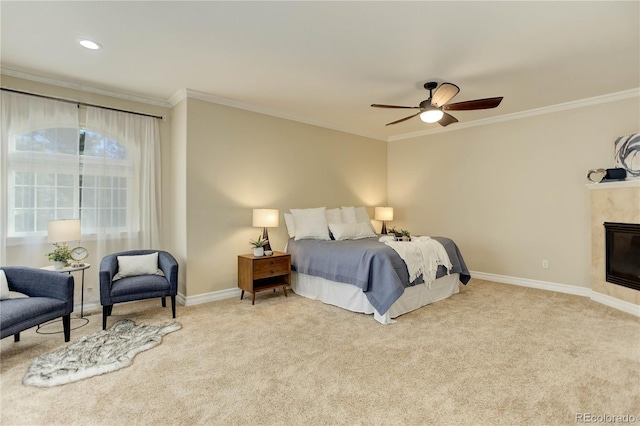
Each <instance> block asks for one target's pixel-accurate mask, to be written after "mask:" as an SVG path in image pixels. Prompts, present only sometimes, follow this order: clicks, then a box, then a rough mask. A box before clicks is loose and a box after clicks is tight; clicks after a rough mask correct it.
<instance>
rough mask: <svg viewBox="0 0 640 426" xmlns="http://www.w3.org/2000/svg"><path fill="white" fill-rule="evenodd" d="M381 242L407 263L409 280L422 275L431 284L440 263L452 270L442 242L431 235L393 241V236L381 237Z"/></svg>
mask: <svg viewBox="0 0 640 426" xmlns="http://www.w3.org/2000/svg"><path fill="white" fill-rule="evenodd" d="M379 241H380V242H383V243H385V244H386V245H388V246H389V247H391V248H392V249H394V250H395V251H396V252H397V253H398V255H399V256H400V257H401V258H402V260H404V263H406V264H407V270H408V271H409V282H413V281H415V279H416V278H418V277H419V276H420V275H422V276H423V279H424V282H425V284H427V286H429V287H430V286H431V283H432V282H433V281H435V279H436V272H437V271H438V265H443V266H444V267H445V268H447V274H449V271H450V270H451V260H450V259H449V255H448V254H447V251H446V250H445V248H444V246H443V245H442V244H440V242H438V241H436V240H434V239H432V238H431V237H412V238H411V241H393V238H392V237H381V238H380V240H379Z"/></svg>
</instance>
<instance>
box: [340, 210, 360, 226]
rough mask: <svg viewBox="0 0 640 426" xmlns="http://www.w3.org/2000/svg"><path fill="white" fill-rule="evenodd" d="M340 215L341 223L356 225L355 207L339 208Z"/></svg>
mask: <svg viewBox="0 0 640 426" xmlns="http://www.w3.org/2000/svg"><path fill="white" fill-rule="evenodd" d="M340 215H341V216H342V223H358V220H357V219H356V208H355V207H342V208H340Z"/></svg>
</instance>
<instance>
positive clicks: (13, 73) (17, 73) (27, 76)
mask: <svg viewBox="0 0 640 426" xmlns="http://www.w3.org/2000/svg"><path fill="white" fill-rule="evenodd" d="M0 74H2V75H8V76H10V77H16V78H21V79H23V80H30V81H36V82H38V83H44V84H49V85H51V86H58V87H64V88H66V89H73V90H80V91H82V92H88V93H93V94H95V95H102V96H109V97H112V98H117V99H124V100H127V101H132V102H139V103H142V104H147V105H154V106H158V107H162V108H171V104H170V103H169V102H166V101H163V100H160V99H154V98H148V97H145V96H138V95H128V94H125V93H121V92H116V91H114V90H109V89H101V88H98V87H94V86H88V85H85V84H80V83H73V82H69V81H64V80H59V79H57V78H54V77H49V76H43V75H39V74H33V73H30V72H26V71H22V70H16V69H11V68H6V67H0Z"/></svg>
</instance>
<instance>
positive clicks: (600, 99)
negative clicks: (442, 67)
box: [0, 67, 640, 142]
mask: <svg viewBox="0 0 640 426" xmlns="http://www.w3.org/2000/svg"><path fill="white" fill-rule="evenodd" d="M0 74H2V75H7V76H11V77H17V78H21V79H25V80H31V81H36V82H39V83H44V84H49V85H52V86H59V87H64V88H67V89H73V90H79V91H83V92H88V93H93V94H97V95H103V96H109V97H112V98H117V99H124V100H127V101H132V102H139V103H143V104H148V105H155V106H158V107H162V108H173V107H175V106H176V105H177V104H178V103H179V102H180V101H182V100H183V99H186V98H193V99H199V100H201V101H205V102H210V103H215V104H220V105H225V106H229V107H233V108H238V109H242V110H246V111H251V112H256V113H259V114H265V115H270V116H273V117H278V118H282V119H285V120H291V121H295V122H299V123H304V124H309V125H312V126H317V127H323V128H326V129H331V130H336V131H339V132H343V133H349V134H352V135H356V136H362V137H365V138H369V139H375V140H380V141H384V142H395V141H400V140H404V139H413V138H418V137H421V136H428V135H433V134H437V133H444V132H451V131H456V130H462V129H468V128H472V127H479V126H486V125H489V124H495V123H502V122H505V121H511V120H519V119H521V118H527V117H534V116H537V115H544V114H552V113H556V112H559V111H566V110H570V109H575V108H583V107H586V106H591V105H598V104H603V103H608V102H615V101H619V100H623V99H630V98H634V97H640V87H638V88H635V89H630V90H625V91H621V92H616V93H611V94H607V95H602V96H595V97H592V98H586V99H581V100H577V101H571V102H565V103H562V104H557V105H551V106H547V107H542V108H536V109H532V110H528V111H521V112H516V113H512V114H505V115H501V116H498V117H491V118H485V119H481V120H475V121H468V122H465V123H457V124H456V125H455V126H453V127H440V128H432V129H428V130H421V131H418V132H412V133H404V134H399V135H395V136H389V137H387V138H385V137H380V136H375V135H371V134H367V133H363V132H359V131H357V130H354V129H350V128H346V127H341V126H336V125H333V124H328V123H324V122H321V121H316V120H311V119H309V118H306V117H301V116H297V115H295V114H289V113H287V112H283V111H278V110H275V109H271V108H266V107H262V106H257V105H253V104H249V103H245V102H241V101H237V100H234V99H229V98H223V97H221V96H215V95H211V94H208V93H204V92H199V91H197V90H192V89H179V90H177V91H176V92H175V93H174V94H173V95H172V96H171V97H170V98H169V100H168V101H163V100H160V99H154V98H148V97H145V96H138V95H129V94H125V93H121V92H117V91H114V90H109V89H101V88H98V87H94V86H88V85H85V84H80V83H75V82H69V81H64V80H59V79H57V78H54V77H50V76H43V75H39V74H34V73H30V72H26V71H22V70H18V69H12V68H7V67H0Z"/></svg>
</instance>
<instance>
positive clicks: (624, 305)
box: [471, 271, 640, 317]
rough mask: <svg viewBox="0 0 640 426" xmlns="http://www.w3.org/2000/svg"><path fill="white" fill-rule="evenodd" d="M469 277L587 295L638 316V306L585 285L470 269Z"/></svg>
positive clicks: (639, 310)
mask: <svg viewBox="0 0 640 426" xmlns="http://www.w3.org/2000/svg"><path fill="white" fill-rule="evenodd" d="M471 277H472V278H477V279H479V280H487V281H493V282H497V283H502V284H512V285H518V286H521V287H531V288H537V289H540V290H548V291H555V292H558V293H567V294H574V295H576V296H583V297H588V298H590V299H591V300H593V301H594V302H598V303H601V304H603V305H606V306H609V307H610V308H614V309H618V310H619V311H623V312H626V313H628V314H631V315H634V316H637V317H640V306H638V305H635V304H633V303H629V302H625V301H624V300H620V299H616V298H615V297H611V296H608V295H606V294H602V293H598V292H596V291H593V290H591V289H590V288H587V287H578V286H575V285H568V284H558V283H553V282H549V281H538V280H531V279H528V278H518V277H510V276H507V275H497V274H488V273H485V272H477V271H471Z"/></svg>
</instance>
